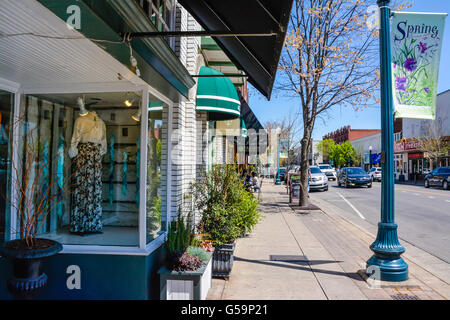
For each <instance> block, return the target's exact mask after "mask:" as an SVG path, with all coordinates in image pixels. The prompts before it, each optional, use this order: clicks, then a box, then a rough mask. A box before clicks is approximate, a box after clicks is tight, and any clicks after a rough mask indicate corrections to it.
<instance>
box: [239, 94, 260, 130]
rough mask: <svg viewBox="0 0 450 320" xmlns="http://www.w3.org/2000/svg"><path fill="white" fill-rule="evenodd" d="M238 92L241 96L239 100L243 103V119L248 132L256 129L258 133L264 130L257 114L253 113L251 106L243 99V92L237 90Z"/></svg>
mask: <svg viewBox="0 0 450 320" xmlns="http://www.w3.org/2000/svg"><path fill="white" fill-rule="evenodd" d="M237 92H238V95H239V100H240V101H241V119H243V120H244V122H245V126H246V128H247V130H248V129H254V130H255V131H256V132H258V131H259V130H262V129H264V128H263V126H262V125H261V123H260V122H259V120H258V118H256V116H255V114H254V113H253V111H252V109H250V107H249V105H248V104H247V102H246V101H245V99H244V98H243V97H242V95H241V92H240V91H239V90H237Z"/></svg>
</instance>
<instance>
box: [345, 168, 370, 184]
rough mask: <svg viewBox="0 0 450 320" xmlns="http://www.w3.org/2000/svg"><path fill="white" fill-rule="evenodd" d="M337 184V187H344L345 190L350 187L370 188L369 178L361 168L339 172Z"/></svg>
mask: <svg viewBox="0 0 450 320" xmlns="http://www.w3.org/2000/svg"><path fill="white" fill-rule="evenodd" d="M337 184H338V186H339V187H340V186H341V185H344V186H345V187H346V188H348V187H352V186H366V187H367V188H372V180H371V179H370V176H369V175H368V174H367V173H366V172H365V171H364V170H363V169H362V168H358V167H346V168H343V169H342V170H341V171H339V175H338V179H337Z"/></svg>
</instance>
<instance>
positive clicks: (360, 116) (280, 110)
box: [250, 0, 450, 140]
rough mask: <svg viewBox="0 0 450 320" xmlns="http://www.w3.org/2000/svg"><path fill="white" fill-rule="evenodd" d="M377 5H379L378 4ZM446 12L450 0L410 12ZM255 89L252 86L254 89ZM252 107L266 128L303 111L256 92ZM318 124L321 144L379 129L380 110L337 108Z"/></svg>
mask: <svg viewBox="0 0 450 320" xmlns="http://www.w3.org/2000/svg"><path fill="white" fill-rule="evenodd" d="M374 2H375V1H374ZM408 11H409V12H445V13H450V1H449V0H415V1H414V4H413V5H412V6H411V7H410V8H409V9H408V10H406V12H408ZM449 52H450V17H447V19H446V26H445V30H444V40H443V47H442V53H441V64H440V69H439V81H438V93H440V92H443V91H445V90H448V89H450V59H449V58H448V57H447V54H448V53H449ZM250 87H251V85H250ZM251 92H252V94H251V96H250V106H251V108H252V110H253V112H254V113H255V115H256V116H257V117H258V119H259V121H260V122H261V123H262V124H264V123H265V122H266V121H268V120H282V119H283V118H284V117H285V116H286V117H287V115H288V114H289V112H290V111H291V110H292V111H293V112H298V111H299V109H300V105H299V101H298V99H297V100H296V99H294V98H286V97H283V96H282V95H281V94H279V93H277V92H276V90H274V91H273V93H272V98H271V100H270V101H267V99H266V98H264V97H263V96H262V95H260V94H259V93H256V90H255V89H254V88H251ZM321 118H322V119H318V120H317V121H316V124H315V128H314V132H313V139H317V140H321V139H322V136H323V135H325V134H326V133H328V132H331V131H334V130H336V129H338V128H340V127H343V126H345V125H350V126H351V127H352V128H353V129H379V128H380V121H381V120H380V109H379V108H366V109H365V110H364V111H354V110H353V109H352V108H350V107H335V108H333V109H331V110H329V112H328V114H326V115H323V116H322V117H321Z"/></svg>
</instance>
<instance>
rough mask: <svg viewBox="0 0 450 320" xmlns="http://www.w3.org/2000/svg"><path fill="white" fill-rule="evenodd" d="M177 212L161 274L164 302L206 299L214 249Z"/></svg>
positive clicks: (161, 293) (170, 230)
mask: <svg viewBox="0 0 450 320" xmlns="http://www.w3.org/2000/svg"><path fill="white" fill-rule="evenodd" d="M186 220H187V221H186V222H185V219H184V218H183V216H182V215H181V210H179V211H178V216H177V220H176V221H174V222H172V223H171V227H170V229H169V232H168V236H167V242H166V249H167V256H166V262H165V265H164V266H162V267H161V268H160V269H159V270H158V274H159V275H160V298H161V300H205V299H206V295H207V293H208V290H209V288H210V287H211V274H212V272H211V265H212V263H211V257H212V247H209V246H208V245H207V244H206V243H202V242H201V240H200V239H198V238H197V237H196V236H195V235H194V232H193V227H192V226H191V223H190V220H191V219H190V215H188V217H187V219H186Z"/></svg>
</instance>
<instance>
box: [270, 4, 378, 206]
mask: <svg viewBox="0 0 450 320" xmlns="http://www.w3.org/2000/svg"><path fill="white" fill-rule="evenodd" d="M371 4H373V3H371ZM369 5H370V3H367V1H361V0H295V2H294V5H293V9H292V13H291V20H290V26H289V29H288V32H287V35H286V40H285V47H284V51H283V54H282V56H281V61H280V66H279V69H280V70H282V71H283V73H282V74H281V77H280V79H279V81H278V82H279V86H278V87H277V89H278V90H280V91H281V92H284V93H286V94H287V95H290V96H297V97H298V99H299V102H300V106H301V110H302V119H303V136H302V139H301V156H300V158H301V160H300V162H301V163H300V165H301V179H302V180H301V182H302V184H303V185H305V184H307V179H308V151H309V149H310V141H311V135H312V132H313V129H314V123H315V120H316V117H317V116H318V115H320V114H322V113H324V112H326V111H327V110H329V109H330V108H332V107H334V106H337V105H341V106H353V107H354V108H355V109H360V108H364V107H365V106H368V105H369V104H372V103H375V102H376V99H375V96H374V94H376V93H377V92H378V90H377V89H378V83H379V70H378V69H379V63H378V62H379V61H378V44H377V31H376V30H372V31H371V30H369V29H368V28H367V25H366V21H367V18H368V17H367V12H368V10H367V9H368V6H369ZM307 204H308V197H307V194H306V192H303V190H302V191H301V192H300V205H301V206H306V205H307Z"/></svg>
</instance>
